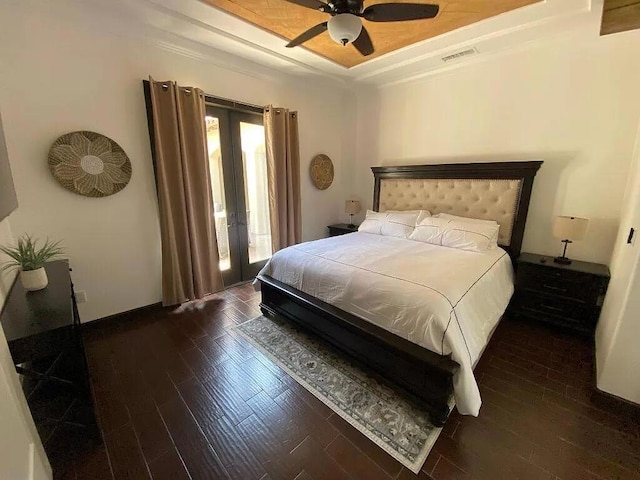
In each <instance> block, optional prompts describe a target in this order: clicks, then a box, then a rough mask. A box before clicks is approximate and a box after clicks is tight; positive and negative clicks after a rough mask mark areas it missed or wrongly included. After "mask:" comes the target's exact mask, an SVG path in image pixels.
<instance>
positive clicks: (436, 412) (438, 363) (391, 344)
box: [258, 276, 459, 426]
mask: <svg viewBox="0 0 640 480" xmlns="http://www.w3.org/2000/svg"><path fill="white" fill-rule="evenodd" d="M258 280H259V281H260V283H261V290H262V303H261V304H260V308H261V310H262V312H263V313H264V314H265V315H267V316H270V315H277V316H279V317H281V318H283V319H285V320H287V321H290V322H292V323H294V324H297V325H299V326H301V327H303V328H304V329H306V330H309V331H311V332H312V333H313V334H315V335H317V336H319V337H320V338H322V339H324V340H325V341H327V342H329V343H330V344H331V345H333V346H335V347H336V348H338V349H339V350H341V351H343V352H344V353H346V354H348V355H349V356H351V357H352V358H353V359H355V360H356V361H358V362H360V363H362V364H363V365H366V366H367V367H369V368H372V369H373V370H374V371H376V372H377V373H379V374H380V375H382V376H383V377H385V378H386V379H388V380H390V381H391V382H393V383H395V384H397V385H399V386H401V387H403V388H404V389H406V390H407V391H408V392H410V393H411V394H413V395H415V396H416V397H418V399H419V400H421V401H422V402H423V403H424V404H425V406H426V408H427V409H428V410H429V413H430V416H431V421H432V423H433V424H434V425H436V426H441V425H443V424H444V422H445V421H446V419H447V417H448V415H449V405H448V402H449V399H450V398H451V395H452V394H453V375H454V374H455V373H456V371H457V370H458V368H459V365H458V363H456V362H455V361H453V360H452V359H451V358H450V357H449V356H442V355H438V354H437V353H434V352H431V351H429V350H427V349H425V348H422V347H420V346H418V345H416V344H414V343H411V342H409V341H408V340H405V339H403V338H401V337H398V336H397V335H394V334H392V333H390V332H387V331H386V330H384V329H382V328H380V327H378V326H376V325H373V324H371V323H369V322H367V321H365V320H362V319H361V318H358V317H356V316H355V315H352V314H350V313H348V312H345V311H343V310H340V309H339V308H336V307H334V306H332V305H329V304H328V303H325V302H323V301H321V300H318V299H317V298H315V297H312V296H311V295H307V294H306V293H304V292H301V291H299V290H297V289H295V288H293V287H290V286H288V285H286V284H284V283H282V282H279V281H277V280H275V279H273V278H271V277H269V276H260V277H258Z"/></svg>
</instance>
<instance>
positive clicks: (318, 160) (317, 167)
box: [309, 153, 333, 190]
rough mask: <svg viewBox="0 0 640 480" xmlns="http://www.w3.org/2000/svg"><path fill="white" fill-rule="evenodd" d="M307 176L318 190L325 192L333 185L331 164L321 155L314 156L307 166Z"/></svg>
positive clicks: (325, 156)
mask: <svg viewBox="0 0 640 480" xmlns="http://www.w3.org/2000/svg"><path fill="white" fill-rule="evenodd" d="M309 174H310V175H311V183H313V185H314V186H315V187H316V188H317V189H318V190H326V189H327V188H329V187H330V186H331V184H332V183H333V162H332V161H331V159H330V158H329V157H328V156H327V155H324V154H323V153H321V154H319V155H316V156H315V157H313V160H311V164H310V165H309Z"/></svg>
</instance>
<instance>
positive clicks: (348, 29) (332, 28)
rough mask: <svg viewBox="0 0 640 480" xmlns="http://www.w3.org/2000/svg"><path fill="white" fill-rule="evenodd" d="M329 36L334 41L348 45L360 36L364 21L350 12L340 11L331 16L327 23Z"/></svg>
mask: <svg viewBox="0 0 640 480" xmlns="http://www.w3.org/2000/svg"><path fill="white" fill-rule="evenodd" d="M327 29H328V30H329V36H330V37H331V38H332V39H333V41H334V42H337V43H341V44H342V45H346V44H347V43H351V42H353V41H354V40H355V39H356V38H358V37H359V36H360V32H361V31H362V22H361V21H360V19H359V18H358V17H356V16H355V15H352V14H350V13H340V14H338V15H335V16H333V17H331V19H330V20H329V22H328V24H327Z"/></svg>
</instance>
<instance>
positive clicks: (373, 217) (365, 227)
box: [358, 210, 387, 235]
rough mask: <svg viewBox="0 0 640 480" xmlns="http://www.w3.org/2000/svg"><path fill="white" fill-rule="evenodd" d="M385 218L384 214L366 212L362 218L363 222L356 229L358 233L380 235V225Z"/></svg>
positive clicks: (371, 211)
mask: <svg viewBox="0 0 640 480" xmlns="http://www.w3.org/2000/svg"><path fill="white" fill-rule="evenodd" d="M386 218H387V214H386V213H384V212H383V213H379V212H374V211H373V210H367V214H366V215H365V217H364V221H363V222H362V223H361V224H360V226H359V227H358V231H359V232H366V233H375V234H376V235H382V224H383V223H384V221H385V220H386Z"/></svg>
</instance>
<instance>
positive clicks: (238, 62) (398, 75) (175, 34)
mask: <svg viewBox="0 0 640 480" xmlns="http://www.w3.org/2000/svg"><path fill="white" fill-rule="evenodd" d="M69 1H71V2H74V3H76V4H77V5H84V6H85V7H86V9H87V10H93V11H94V12H95V13H98V12H97V10H101V12H100V16H101V17H104V15H105V14H108V15H110V16H112V17H114V18H117V19H118V21H119V22H121V24H120V29H121V30H122V31H127V32H128V33H129V34H134V35H138V36H139V35H140V31H141V27H143V30H144V32H145V33H144V36H145V37H146V39H147V41H152V42H155V43H156V45H158V46H160V47H161V48H165V49H167V50H171V51H173V52H174V53H178V54H181V55H186V56H190V57H192V58H199V59H202V60H205V61H208V62H212V63H215V64H218V65H220V66H223V67H225V68H230V69H232V70H236V71H241V72H242V73H246V74H251V75H254V76H255V75H264V76H265V77H269V78H278V79H279V80H282V78H283V77H288V79H289V81H295V80H296V79H297V80H304V81H311V80H312V79H317V80H318V81H323V82H326V81H329V82H330V83H331V84H333V85H336V86H338V87H341V88H345V89H349V88H356V87H359V86H364V85H365V84H368V85H372V86H375V87H383V86H388V85H394V84H397V83H402V82H406V81H413V80H416V79H418V78H422V77H425V76H429V75H433V74H435V73H441V72H446V71H450V70H451V69H455V68H458V67H459V66H461V65H468V64H472V63H477V62H481V61H483V60H485V59H489V58H493V57H494V56H495V55H496V54H501V53H503V52H505V51H507V50H514V49H518V48H522V47H523V46H525V45H528V44H529V43H531V42H534V41H538V40H541V39H549V38H556V37H558V36H559V35H561V34H563V33H566V32H575V31H584V32H591V31H592V25H594V22H595V21H597V22H599V20H600V18H599V17H600V14H601V11H602V3H603V0H543V1H541V2H539V3H536V4H533V5H529V6H527V7H523V8H520V9H517V10H514V11H511V12H507V13H504V14H502V15H498V16H496V17H492V18H489V19H486V20H483V21H481V22H478V23H475V24H472V25H469V26H467V27H463V28H460V29H457V30H454V31H452V32H449V33H446V34H443V35H440V36H438V37H435V38H432V39H428V40H425V41H423V42H419V43H416V44H413V45H409V46H407V47H405V48H402V49H400V50H397V51H394V52H391V53H388V54H386V55H383V56H381V57H378V58H375V59H372V60H370V61H368V62H365V63H363V64H360V65H358V66H355V67H352V68H345V67H342V66H340V65H338V64H336V63H334V62H332V61H330V60H327V59H326V58H324V57H320V56H319V55H316V54H315V53H312V52H310V51H309V50H306V49H304V48H293V49H288V48H286V47H285V43H286V42H285V41H284V40H283V39H282V38H280V37H278V36H276V35H274V34H272V33H269V32H266V31H264V30H262V29H260V28H258V27H255V26H253V25H251V24H249V23H247V22H245V21H243V20H240V19H239V18H236V17H234V16H232V15H230V14H228V13H227V12H224V11H222V10H220V9H217V8H215V7H212V6H210V5H208V4H205V3H204V1H202V0H110V1H109V2H105V1H104V0H85V1H84V2H83V1H82V0H69ZM89 4H90V5H89ZM471 47H473V48H476V49H477V50H478V52H479V53H478V54H477V55H473V56H470V57H467V58H461V59H457V60H453V61H451V62H450V63H445V62H443V60H442V56H444V55H448V54H451V53H455V52H456V51H459V50H462V49H465V48H471Z"/></svg>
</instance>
